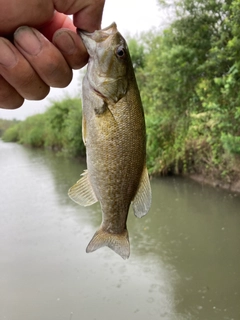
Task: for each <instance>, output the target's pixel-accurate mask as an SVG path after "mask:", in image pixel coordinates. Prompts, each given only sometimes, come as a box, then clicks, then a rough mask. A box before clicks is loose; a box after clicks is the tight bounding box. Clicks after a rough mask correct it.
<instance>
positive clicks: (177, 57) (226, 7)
mask: <svg viewBox="0 0 240 320" xmlns="http://www.w3.org/2000/svg"><path fill="white" fill-rule="evenodd" d="M163 2H164V3H163ZM160 3H161V4H160V5H162V6H165V9H166V7H167V6H168V7H169V10H171V12H172V14H174V16H175V18H174V19H172V23H171V24H169V26H168V27H167V28H165V29H164V30H162V29H161V30H154V31H151V32H148V33H144V34H141V35H138V36H136V37H133V38H130V39H128V44H129V49H130V52H131V56H132V60H133V65H134V68H135V72H136V77H137V81H138V85H139V88H140V92H141V97H142V101H143V106H144V110H145V118H146V124H147V155H148V159H147V161H148V163H147V164H148V168H149V171H150V173H151V174H159V175H167V174H187V175H190V176H192V177H193V178H195V179H198V180H199V179H200V180H201V181H205V182H208V183H211V184H214V185H219V186H221V187H225V188H229V189H232V190H234V191H240V182H239V181H240V55H239V50H240V28H239V15H240V7H239V2H238V1H237V0H232V1H218V0H213V1H204V0H197V1H196V0H182V1H178V2H177V3H175V4H174V5H173V4H168V3H167V1H160ZM173 12H174V13H173ZM81 130H82V129H81V101H80V100H79V99H78V98H66V99H64V100H63V101H60V102H58V101H55V102H53V103H52V106H51V107H50V108H49V109H48V110H47V111H46V112H45V113H43V114H38V115H34V116H31V117H29V118H27V119H26V120H25V121H20V122H16V121H15V122H11V123H9V122H6V121H4V120H1V121H0V132H1V134H2V139H3V140H4V141H14V142H19V143H22V144H26V145H29V146H32V147H47V148H52V149H53V150H58V151H62V152H63V153H67V154H70V155H71V156H74V157H78V156H80V157H83V156H84V155H85V149H84V145H83V142H82V136H81Z"/></svg>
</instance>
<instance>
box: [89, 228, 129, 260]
mask: <svg viewBox="0 0 240 320" xmlns="http://www.w3.org/2000/svg"><path fill="white" fill-rule="evenodd" d="M104 246H107V247H109V248H110V249H112V250H113V251H115V252H116V253H117V254H119V255H120V256H121V257H122V258H123V259H127V258H129V255H130V245H129V240H128V231H127V229H125V230H124V231H123V232H122V233H119V234H118V233H110V232H107V231H104V230H103V229H101V228H100V229H99V230H98V231H97V232H96V233H95V234H94V236H93V237H92V240H91V241H90V242H89V244H88V246H87V249H86V252H92V251H95V250H97V249H99V248H101V247H104Z"/></svg>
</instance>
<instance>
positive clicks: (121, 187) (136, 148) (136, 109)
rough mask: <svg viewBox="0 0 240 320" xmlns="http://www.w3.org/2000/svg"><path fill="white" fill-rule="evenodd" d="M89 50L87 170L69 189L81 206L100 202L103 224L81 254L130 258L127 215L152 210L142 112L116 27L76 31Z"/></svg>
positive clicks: (126, 52)
mask: <svg viewBox="0 0 240 320" xmlns="http://www.w3.org/2000/svg"><path fill="white" fill-rule="evenodd" d="M78 34H79V35H80V37H81V38H82V41H83V43H84V45H85V47H86V49H87V51H88V54H89V60H88V66H87V72H86V74H85V76H84V78H83V82H82V138H83V142H84V144H85V146H86V162H87V170H85V171H84V172H83V174H82V175H81V178H80V180H78V181H77V183H76V184H75V185H73V186H72V187H71V188H70V189H69V191H68V195H69V197H70V198H71V199H72V200H73V201H75V202H76V203H78V204H80V205H82V206H90V205H92V204H94V203H96V202H98V201H99V203H100V206H101V210H102V223H101V225H100V227H99V229H98V230H97V231H96V233H95V234H94V236H93V238H92V239H91V241H90V242H89V244H88V246H87V248H86V252H93V251H95V250H97V249H99V248H101V247H104V246H107V247H109V248H110V249H112V250H114V251H115V252H116V253H117V254H118V255H120V256H121V257H122V258H123V259H127V258H129V256H130V243H129V236H128V230H127V217H128V212H129V208H130V205H132V208H133V212H134V214H135V216H136V217H138V218H141V217H143V216H144V215H145V214H146V213H147V212H148V211H149V209H150V206H151V198H152V196H151V185H150V181H149V175H148V170H147V167H146V126H145V119H144V111H143V106H142V102H141V97H140V93H139V89H138V86H137V82H136V78H135V74H134V69H133V65H132V61H131V57H130V53H129V49H128V46H127V43H126V41H125V39H124V38H123V36H122V35H121V34H120V33H119V31H118V29H117V25H116V23H115V22H114V23H112V24H111V25H110V26H109V27H107V28H104V29H101V30H96V31H94V32H92V33H88V32H84V31H81V30H78Z"/></svg>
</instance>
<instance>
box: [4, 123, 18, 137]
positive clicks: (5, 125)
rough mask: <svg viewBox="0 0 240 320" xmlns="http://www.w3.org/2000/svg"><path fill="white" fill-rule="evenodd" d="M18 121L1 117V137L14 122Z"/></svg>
mask: <svg viewBox="0 0 240 320" xmlns="http://www.w3.org/2000/svg"><path fill="white" fill-rule="evenodd" d="M16 123H18V121H17V120H6V119H0V137H2V136H3V134H4V132H5V131H6V130H7V129H8V128H10V127H11V126H13V125H14V124H16Z"/></svg>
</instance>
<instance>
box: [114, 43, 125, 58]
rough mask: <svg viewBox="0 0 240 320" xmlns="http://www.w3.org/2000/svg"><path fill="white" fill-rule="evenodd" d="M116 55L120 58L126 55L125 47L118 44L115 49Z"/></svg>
mask: <svg viewBox="0 0 240 320" xmlns="http://www.w3.org/2000/svg"><path fill="white" fill-rule="evenodd" d="M116 56H117V57H118V58H120V59H122V58H125V56H126V51H125V48H124V47H122V46H120V47H118V48H117V49H116Z"/></svg>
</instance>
